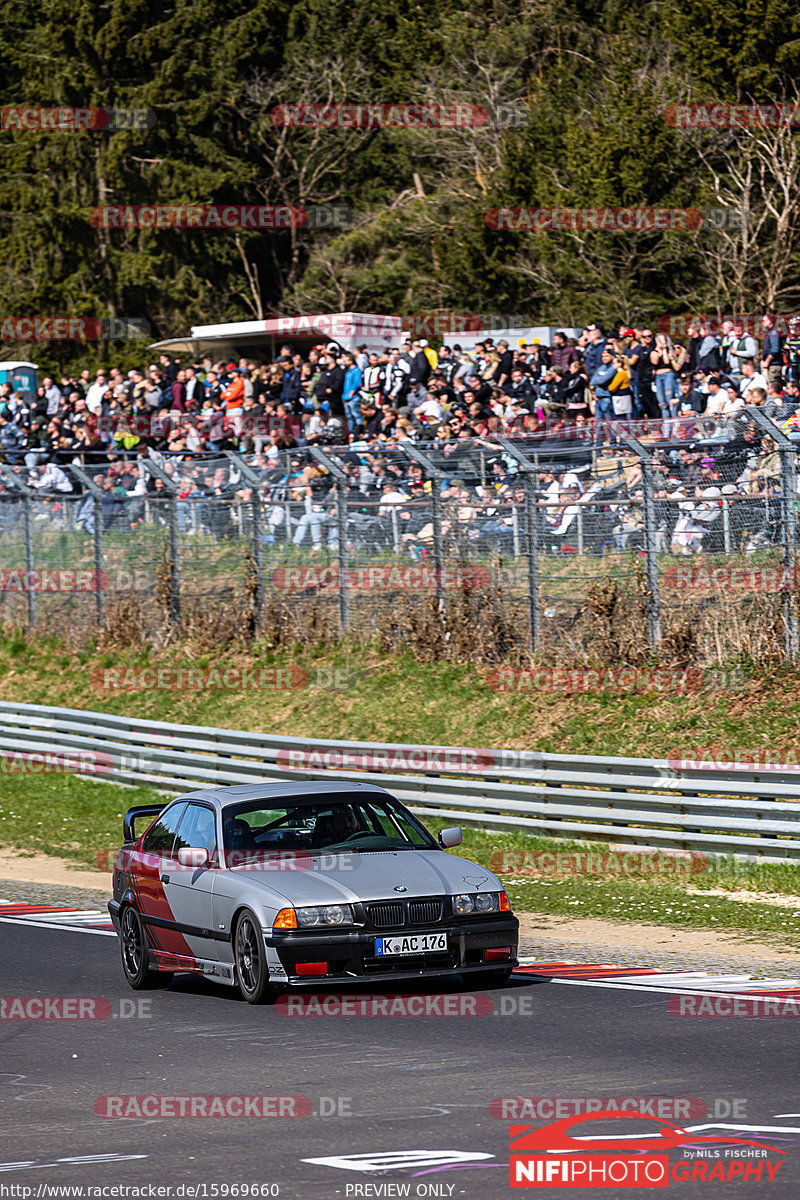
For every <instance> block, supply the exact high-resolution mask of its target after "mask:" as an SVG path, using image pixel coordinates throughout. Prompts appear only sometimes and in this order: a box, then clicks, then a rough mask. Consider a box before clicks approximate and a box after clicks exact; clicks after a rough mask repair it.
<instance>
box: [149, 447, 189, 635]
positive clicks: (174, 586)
mask: <svg viewBox="0 0 800 1200" xmlns="http://www.w3.org/2000/svg"><path fill="white" fill-rule="evenodd" d="M142 467H143V468H144V469H145V470H146V471H148V472H149V473H150V474H151V475H155V477H156V478H157V479H160V480H161V482H162V483H163V484H164V487H165V488H166V489H167V494H168V496H169V555H170V579H169V582H170V589H169V619H170V624H172V625H177V624H178V622H179V621H180V619H181V550H180V535H179V530H178V485H177V484H176V482H175V480H174V479H173V478H172V476H171V475H168V474H167V472H166V471H164V470H162V469H161V467H160V466H159V465H158V463H156V462H154V461H153V460H152V458H148V459H144V460H143V461H142Z"/></svg>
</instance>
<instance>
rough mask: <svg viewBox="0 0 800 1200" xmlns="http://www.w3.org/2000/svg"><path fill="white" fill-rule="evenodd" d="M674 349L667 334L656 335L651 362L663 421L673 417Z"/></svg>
mask: <svg viewBox="0 0 800 1200" xmlns="http://www.w3.org/2000/svg"><path fill="white" fill-rule="evenodd" d="M673 354H674V349H673V346H672V342H671V341H670V339H669V338H668V337H667V335H666V334H665V333H659V334H657V335H656V343H655V346H654V347H653V349H652V350H651V351H650V362H651V363H652V365H653V382H654V383H655V388H656V399H657V400H658V407H659V409H660V411H661V416H662V419H664V420H666V419H667V418H668V417H670V416H671V415H672V404H673V401H674V399H675V372H674V370H673V367H672V357H673Z"/></svg>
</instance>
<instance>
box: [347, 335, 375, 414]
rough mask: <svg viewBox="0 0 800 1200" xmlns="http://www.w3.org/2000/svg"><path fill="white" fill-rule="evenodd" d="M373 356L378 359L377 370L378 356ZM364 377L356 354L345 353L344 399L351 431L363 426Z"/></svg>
mask: <svg viewBox="0 0 800 1200" xmlns="http://www.w3.org/2000/svg"><path fill="white" fill-rule="evenodd" d="M372 357H373V358H375V360H376V362H375V367H376V370H377V358H378V356H377V354H375V355H373V356H372ZM363 378H364V377H363V374H362V372H361V368H360V367H359V366H358V365H357V364H356V359H355V355H354V354H350V353H347V354H345V356H344V385H343V391H342V399H343V401H344V411H345V416H346V417H347V423H348V425H349V426H350V432H351V433H355V432H356V430H357V429H359V428H360V426H361V385H362V382H363Z"/></svg>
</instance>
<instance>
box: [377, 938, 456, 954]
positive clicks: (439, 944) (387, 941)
mask: <svg viewBox="0 0 800 1200" xmlns="http://www.w3.org/2000/svg"><path fill="white" fill-rule="evenodd" d="M446 949H447V934H446V933H409V934H395V935H394V936H392V937H382V938H375V953H376V954H377V955H379V956H380V955H382V954H430V953H431V951H432V950H446Z"/></svg>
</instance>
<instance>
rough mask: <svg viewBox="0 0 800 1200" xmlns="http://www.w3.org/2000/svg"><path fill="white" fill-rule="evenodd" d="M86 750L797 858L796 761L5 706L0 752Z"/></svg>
mask: <svg viewBox="0 0 800 1200" xmlns="http://www.w3.org/2000/svg"><path fill="white" fill-rule="evenodd" d="M81 751H83V752H85V753H87V754H90V755H100V756H101V757H100V759H99V760H98V764H99V766H98V774H99V775H100V776H101V777H102V778H104V779H108V780H113V781H115V782H117V783H121V784H130V785H135V784H144V785H150V786H152V787H156V788H159V789H162V790H168V791H171V792H181V791H186V790H187V789H194V788H203V787H218V786H223V785H228V784H236V783H253V782H256V781H259V780H264V781H277V780H280V781H288V780H291V781H295V782H300V781H302V780H304V779H335V780H345V781H351V782H369V783H376V784H379V785H381V786H383V787H386V788H387V789H388V790H389V791H391V792H392V793H393V794H394V795H396V796H397V797H398V798H399V799H400V800H402V801H403V802H404V803H405V804H407V805H408V806H409V807H410V808H411V809H412V810H413V811H415V812H417V813H419V814H421V815H427V816H429V817H441V818H444V819H448V820H450V819H456V820H459V821H461V822H462V823H463V824H467V825H475V826H479V827H487V826H489V827H493V828H497V829H498V830H507V831H510V830H517V831H525V832H528V833H531V834H539V835H542V836H547V837H556V838H570V839H574V840H577V841H591V840H593V841H603V842H608V843H610V844H612V845H620V846H638V847H648V848H658V849H681V850H690V849H691V850H702V851H705V852H706V853H711V854H736V855H737V857H741V858H745V859H759V860H763V861H769V862H777V861H787V860H788V861H793V862H800V837H799V836H798V832H799V830H800V825H799V824H798V822H800V767H798V769H797V770H796V771H792V770H789V769H784V770H782V771H781V770H777V769H776V770H773V769H772V768H767V769H765V768H764V767H750V768H742V767H738V766H737V767H735V768H733V769H730V770H724V769H722V768H709V767H706V766H703V765H694V766H692V765H691V764H689V765H683V766H682V767H681V768H680V769H678V768H676V767H674V766H673V765H671V764H670V762H669V761H668V760H666V759H661V760H659V759H637V758H597V757H590V756H585V755H566V754H540V753H538V752H536V751H520V750H488V749H486V750H476V749H467V748H459V747H448V746H405V745H401V744H398V743H391V742H383V743H369V742H346V741H321V740H318V739H307V738H294V737H283V736H280V735H276V734H264V733H248V732H245V731H242V730H236V729H215V728H212V727H206V726H198V725H177V724H172V723H170V722H166V721H146V720H141V719H139V718H138V717H137V718H131V717H120V716H113V715H111V714H108V713H100V712H90V711H84V710H83V709H73V708H56V707H50V706H46V705H36V704H13V703H9V702H7V701H0V756H6V757H8V756H14V755H24V756H30V755H40V754H47V753H50V754H52V753H53V752H56V753H58V752H61V753H64V752H71V753H72V754H76V753H79V752H81ZM310 752H314V754H315V757H314V759H312V760H311V761H304V760H305V759H307V758H308V755H309V753H310ZM326 764H328V765H326ZM365 767H371V768H373V769H369V770H367V769H364V768H365ZM381 768H383V769H381ZM1 776H2V773H1V772H0V778H1ZM1 835H2V830H1V829H0V836H1Z"/></svg>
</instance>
